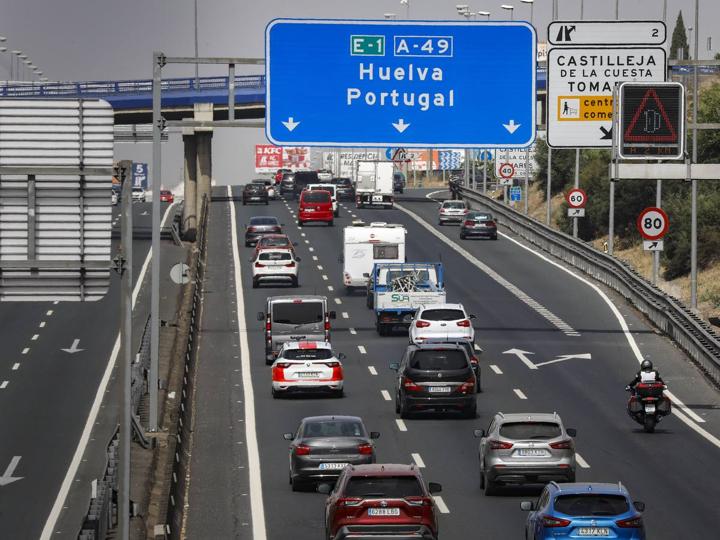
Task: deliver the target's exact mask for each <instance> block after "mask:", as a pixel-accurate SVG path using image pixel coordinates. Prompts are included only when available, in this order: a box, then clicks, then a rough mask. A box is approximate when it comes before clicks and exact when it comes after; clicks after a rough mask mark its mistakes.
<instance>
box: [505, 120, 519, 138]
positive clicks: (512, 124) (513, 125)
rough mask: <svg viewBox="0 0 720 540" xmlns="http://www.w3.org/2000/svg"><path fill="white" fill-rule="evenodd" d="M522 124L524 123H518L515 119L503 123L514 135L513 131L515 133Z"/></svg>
mask: <svg viewBox="0 0 720 540" xmlns="http://www.w3.org/2000/svg"><path fill="white" fill-rule="evenodd" d="M521 125H522V124H516V123H515V120H510V122H508V123H507V124H503V127H504V128H505V129H507V130H508V131H509V132H510V134H511V135H512V134H513V133H515V130H517V128H519V127H520V126H521Z"/></svg>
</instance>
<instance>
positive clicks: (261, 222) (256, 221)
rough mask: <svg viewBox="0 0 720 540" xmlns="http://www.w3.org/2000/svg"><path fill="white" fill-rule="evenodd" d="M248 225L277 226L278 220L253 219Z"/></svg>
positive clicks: (266, 218)
mask: <svg viewBox="0 0 720 540" xmlns="http://www.w3.org/2000/svg"><path fill="white" fill-rule="evenodd" d="M250 225H251V226H252V225H255V226H257V225H278V220H277V218H274V217H253V218H250Z"/></svg>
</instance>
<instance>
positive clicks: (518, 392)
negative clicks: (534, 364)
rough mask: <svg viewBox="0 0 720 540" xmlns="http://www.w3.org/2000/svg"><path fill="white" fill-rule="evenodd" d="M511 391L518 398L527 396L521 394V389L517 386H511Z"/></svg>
mask: <svg viewBox="0 0 720 540" xmlns="http://www.w3.org/2000/svg"><path fill="white" fill-rule="evenodd" d="M513 392H515V395H516V396H517V397H519V398H520V399H527V396H526V395H525V394H523V391H522V390H520V389H519V388H513Z"/></svg>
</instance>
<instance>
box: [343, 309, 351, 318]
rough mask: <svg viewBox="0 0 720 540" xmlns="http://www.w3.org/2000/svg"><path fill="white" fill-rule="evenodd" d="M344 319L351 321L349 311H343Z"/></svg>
mask: <svg viewBox="0 0 720 540" xmlns="http://www.w3.org/2000/svg"><path fill="white" fill-rule="evenodd" d="M342 318H343V319H349V318H350V315H349V314H348V312H347V311H343V312H342Z"/></svg>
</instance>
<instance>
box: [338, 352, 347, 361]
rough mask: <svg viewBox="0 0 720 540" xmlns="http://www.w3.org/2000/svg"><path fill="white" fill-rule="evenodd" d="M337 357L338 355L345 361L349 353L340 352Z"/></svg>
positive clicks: (339, 358)
mask: <svg viewBox="0 0 720 540" xmlns="http://www.w3.org/2000/svg"><path fill="white" fill-rule="evenodd" d="M337 357H338V360H341V361H343V362H344V361H345V359H346V358H347V355H346V354H345V353H339V354H338V355H337Z"/></svg>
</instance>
